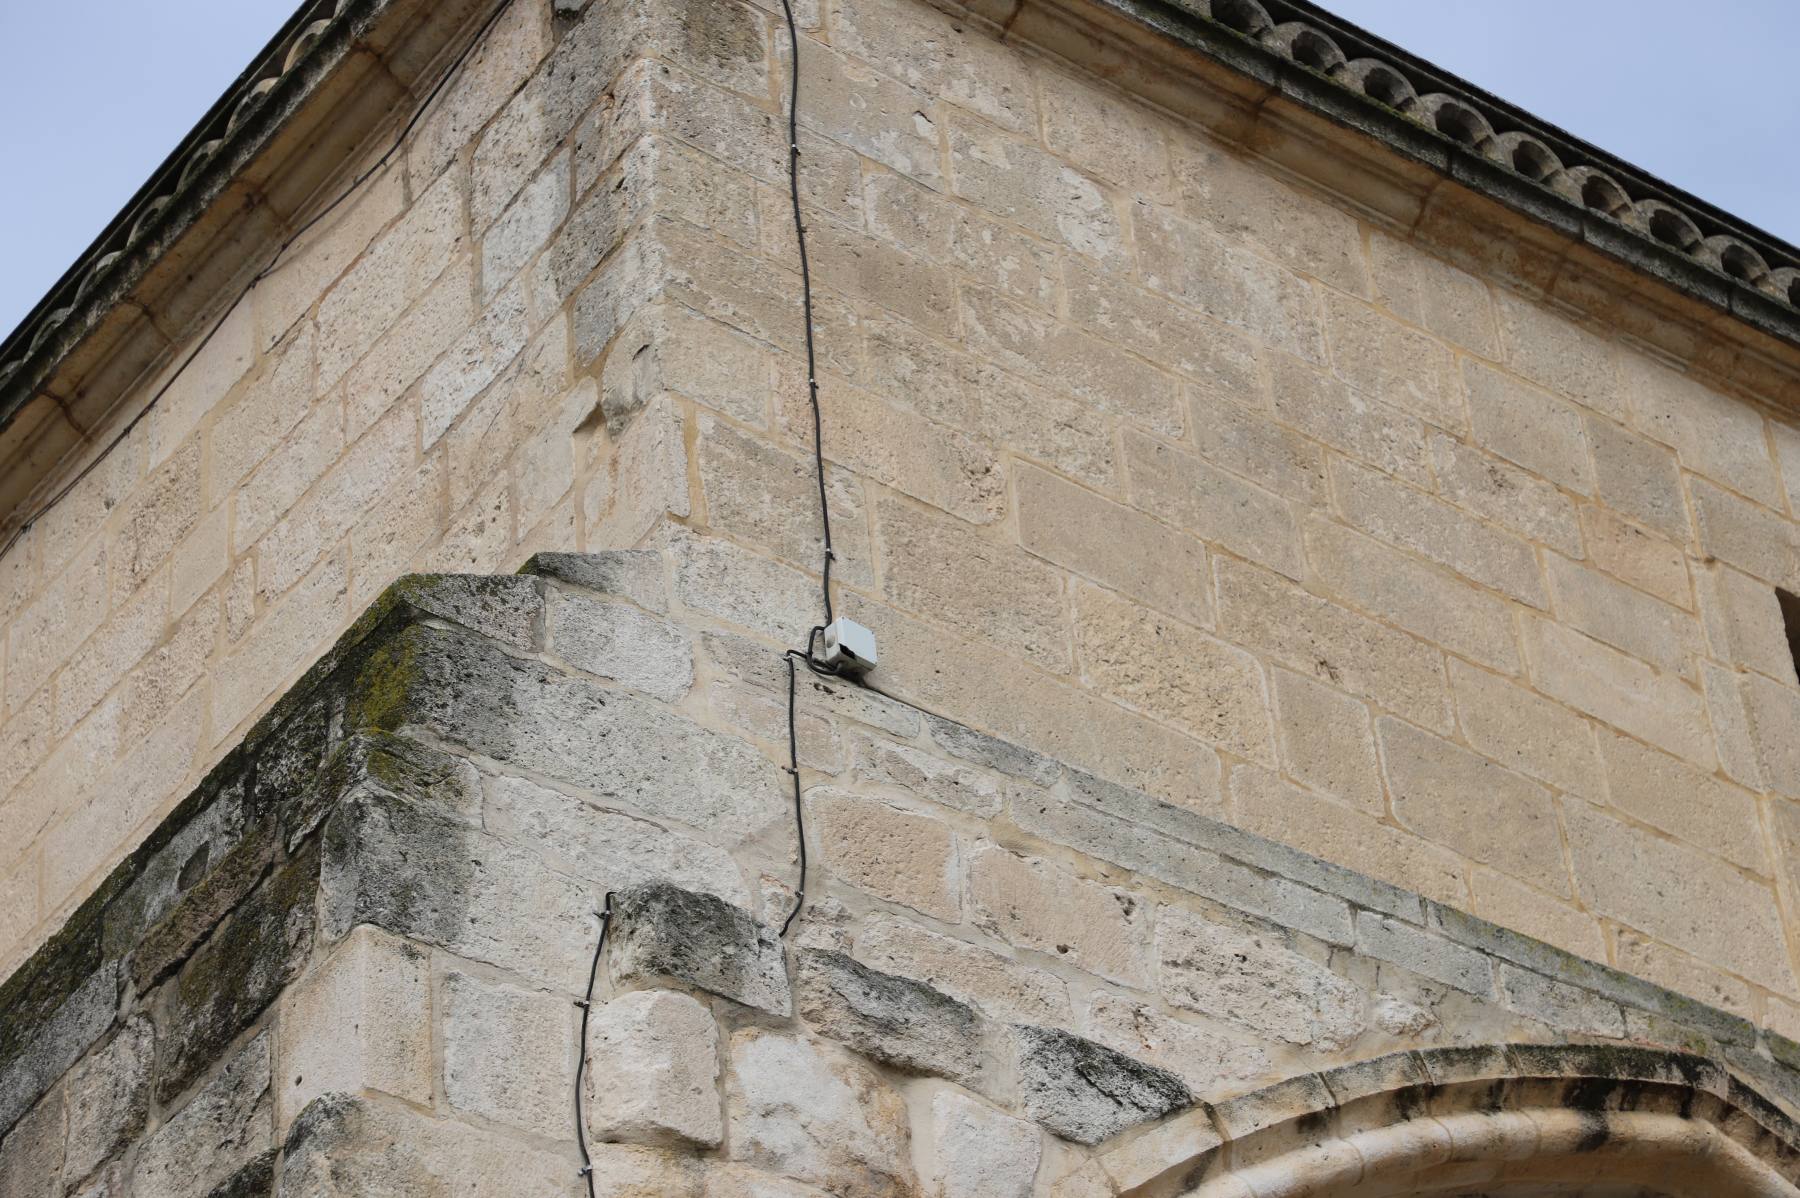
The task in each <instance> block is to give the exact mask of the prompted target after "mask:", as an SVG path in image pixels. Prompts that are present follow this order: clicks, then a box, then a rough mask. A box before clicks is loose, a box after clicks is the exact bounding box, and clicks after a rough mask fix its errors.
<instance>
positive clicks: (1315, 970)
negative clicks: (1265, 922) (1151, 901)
mask: <svg viewBox="0 0 1800 1198" xmlns="http://www.w3.org/2000/svg"><path fill="white" fill-rule="evenodd" d="M1156 947H1157V954H1158V961H1159V966H1160V968H1159V972H1158V977H1159V981H1160V986H1161V990H1162V994H1163V997H1164V998H1165V999H1167V1000H1168V1001H1169V1002H1170V1003H1172V1004H1173V1005H1175V1006H1177V1007H1182V1008H1184V1009H1186V1010H1190V1011H1195V1012H1198V1013H1200V1014H1202V1015H1206V1016H1209V1017H1211V1018H1214V1019H1224V1020H1226V1021H1228V1022H1230V1023H1235V1024H1237V1025H1238V1026H1239V1027H1243V1028H1246V1029H1248V1030H1249V1031H1252V1032H1255V1033H1257V1034H1259V1035H1263V1036H1269V1037H1273V1038H1275V1039H1278V1040H1282V1041H1285V1042H1287V1043H1289V1044H1299V1045H1307V1046H1310V1047H1313V1048H1316V1049H1318V1050H1320V1051H1322V1052H1336V1051H1339V1050H1341V1049H1343V1048H1346V1047H1348V1046H1349V1045H1350V1044H1352V1043H1353V1042H1355V1040H1356V1039H1357V1037H1358V1036H1360V1035H1361V1034H1362V1032H1363V1029H1364V1028H1365V1027H1366V1026H1367V1015H1366V1013H1365V1011H1364V996H1363V994H1362V991H1360V990H1359V989H1358V988H1357V987H1356V986H1355V985H1353V984H1352V983H1350V982H1349V981H1347V980H1345V979H1344V978H1341V977H1339V976H1338V975H1337V974H1335V973H1332V972H1331V971H1330V970H1329V969H1326V968H1325V967H1324V966H1323V965H1320V964H1319V963H1318V962H1316V961H1313V960H1312V959H1310V958H1308V957H1305V956H1302V955H1301V954H1300V953H1298V952H1296V951H1294V949H1292V948H1290V947H1288V946H1287V945H1285V944H1282V943H1280V942H1279V941H1278V940H1277V939H1276V938H1275V937H1273V936H1270V935H1268V934H1264V933H1252V932H1245V931H1240V930H1239V929H1237V928H1233V927H1228V926H1226V925H1224V924H1218V923H1213V922H1211V921H1209V920H1205V919H1201V918H1199V917H1197V916H1194V915H1190V914H1188V913H1187V912H1184V911H1178V910H1176V909H1174V908H1164V910H1163V912H1162V916H1161V918H1160V919H1159V920H1158V922H1157V941H1156Z"/></svg>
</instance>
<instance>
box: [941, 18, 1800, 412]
mask: <svg viewBox="0 0 1800 1198" xmlns="http://www.w3.org/2000/svg"><path fill="white" fill-rule="evenodd" d="M931 2H932V3H935V4H937V5H938V6H939V7H942V8H945V9H948V10H952V11H957V12H962V13H967V14H970V15H972V16H974V17H977V18H980V19H983V20H985V21H988V22H990V23H992V24H993V25H995V26H997V27H998V28H1000V29H1001V30H1002V31H1003V36H1005V37H1006V38H1007V39H1009V40H1017V41H1023V42H1026V43H1029V44H1032V45H1035V46H1038V47H1040V48H1042V49H1044V50H1046V51H1048V52H1050V53H1052V54H1055V55H1057V56H1058V57H1060V58H1063V59H1064V60H1066V61H1069V62H1071V63H1073V64H1075V65H1078V66H1081V67H1084V68H1086V69H1088V70H1090V71H1093V72H1095V73H1097V74H1099V75H1101V76H1102V77H1104V78H1107V79H1108V80H1110V81H1111V82H1113V83H1114V84H1116V85H1117V86H1119V87H1121V88H1122V89H1123V90H1126V91H1128V92H1132V93H1134V94H1136V95H1139V96H1141V97H1142V98H1144V99H1147V100H1150V101H1151V102H1153V103H1156V104H1157V105H1159V106H1160V107H1163V108H1166V109H1168V110H1170V111H1172V112H1175V113H1176V114H1178V115H1180V116H1182V117H1185V118H1187V119H1190V120H1194V121H1196V122H1197V123H1199V124H1201V125H1202V126H1204V127H1206V128H1207V129H1208V130H1209V131H1210V132H1212V133H1214V134H1215V135H1217V136H1218V137H1220V138H1221V139H1222V140H1224V141H1225V142H1227V143H1228V144H1233V145H1235V146H1236V147H1238V148H1240V149H1241V150H1243V151H1244V152H1247V153H1250V154H1253V155H1255V156H1258V157H1261V158H1263V159H1264V160H1266V161H1269V162H1271V163H1273V164H1274V165H1275V166H1276V167H1277V168H1279V169H1280V170H1282V171H1284V172H1286V173H1287V174H1289V175H1291V176H1297V177H1299V178H1301V179H1303V180H1305V181H1308V182H1310V183H1313V184H1315V185H1317V186H1320V187H1322V188H1324V189H1325V190H1327V191H1330V192H1332V193H1333V194H1334V195H1336V196H1338V197H1340V198H1342V199H1347V200H1349V201H1350V202H1352V203H1354V204H1356V205H1358V206H1360V207H1361V208H1363V209H1364V210H1365V211H1367V212H1368V213H1369V214H1370V215H1372V216H1373V217H1374V218H1375V219H1376V220H1377V221H1379V222H1381V223H1383V224H1385V225H1386V226H1388V227H1390V228H1393V229H1396V230H1398V231H1400V232H1402V233H1410V234H1413V235H1415V236H1417V237H1418V238H1419V239H1420V240H1421V241H1423V242H1424V243H1426V244H1428V245H1431V246H1433V247H1434V248H1436V249H1438V250H1439V251H1441V252H1443V253H1444V254H1445V256H1447V257H1450V258H1451V259H1452V260H1459V261H1460V262H1461V263H1462V264H1464V265H1469V266H1471V268H1472V269H1478V270H1481V271H1483V272H1485V273H1487V274H1489V275H1490V276H1493V277H1497V278H1499V279H1500V280H1502V281H1504V282H1507V283H1509V284H1511V285H1513V286H1515V287H1518V288H1519V289H1520V290H1523V291H1525V292H1527V293H1531V294H1535V295H1538V296H1540V297H1541V298H1543V299H1545V300H1546V301H1548V302H1550V303H1552V304H1554V305H1556V306H1559V307H1562V308H1565V309H1572V310H1575V311H1577V312H1579V313H1582V314H1585V315H1586V316H1587V317H1588V318H1589V319H1591V320H1595V321H1598V322H1600V323H1603V324H1606V325H1609V326H1611V327H1613V328H1614V329H1616V330H1617V331H1618V332H1620V333H1621V334H1623V335H1624V336H1626V337H1629V338H1632V339H1635V340H1636V341H1638V342H1640V343H1643V344H1645V345H1647V346H1649V347H1651V348H1654V349H1656V350H1657V351H1659V352H1661V353H1662V354H1664V355H1665V356H1668V357H1670V358H1673V359H1675V360H1676V361H1677V363H1678V364H1679V365H1681V366H1683V367H1690V366H1691V367H1694V368H1697V369H1699V370H1702V371H1704V372H1706V373H1709V374H1711V375H1713V376H1715V377H1716V378H1717V379H1719V380H1720V381H1721V382H1725V383H1728V384H1732V385H1735V386H1737V387H1740V388H1742V389H1744V390H1746V391H1749V392H1751V393H1753V394H1755V395H1756V396H1758V397H1761V398H1763V399H1766V400H1769V401H1771V402H1775V403H1779V404H1781V405H1782V406H1784V407H1800V248H1797V247H1795V246H1793V245H1791V244H1789V243H1788V242H1786V241H1783V240H1782V239H1780V238H1778V237H1775V236H1773V235H1771V234H1769V233H1767V232H1764V231H1762V230H1759V229H1757V228H1755V227H1754V226H1752V225H1749V224H1748V223H1746V222H1744V221H1741V220H1738V219H1737V218H1735V217H1733V216H1731V215H1730V214H1728V213H1726V212H1724V211H1722V210H1720V209H1718V208H1715V207H1714V206H1712V205H1710V204H1707V203H1706V202H1705V201H1703V200H1700V199H1698V198H1696V197H1694V196H1692V195H1689V194H1688V193H1686V192H1684V191H1682V190H1681V189H1679V188H1676V187H1673V186H1671V185H1669V184H1667V183H1664V182H1663V181H1661V180H1659V179H1657V178H1656V177H1655V176H1653V175H1651V174H1649V173H1648V172H1645V171H1642V170H1640V169H1638V168H1637V167H1634V166H1632V165H1631V164H1629V163H1627V162H1625V161H1624V160H1622V159H1620V158H1617V157H1615V156H1613V155H1610V154H1608V153H1606V152H1605V151H1603V150H1600V149H1598V148H1597V147H1595V146H1592V145H1590V144H1588V143H1586V142H1584V141H1581V140H1580V139H1578V138H1576V137H1573V136H1572V135H1570V134H1568V133H1566V132H1564V131H1563V130H1561V129H1559V128H1557V127H1556V126H1554V125H1552V124H1549V123H1548V122H1545V121H1542V120H1539V119H1538V118H1536V117H1533V116H1532V115H1530V114H1529V113H1527V112H1525V111H1523V110H1522V109H1519V108H1516V107H1514V106H1512V105H1510V104H1508V103H1506V102H1505V101H1503V100H1500V99H1498V98H1497V97H1495V96H1492V95H1490V94H1489V93H1487V92H1485V91H1483V90H1481V89H1480V88H1477V87H1475V86H1473V85H1472V84H1469V83H1467V82H1465V81H1463V80H1461V79H1459V78H1457V77H1456V76H1454V75H1451V74H1449V73H1448V72H1445V71H1443V70H1441V69H1439V68H1437V67H1435V66H1432V65H1431V64H1430V63H1427V62H1425V61H1423V60H1421V59H1418V58H1416V57H1414V56H1412V55H1410V54H1408V53H1406V52H1405V51H1403V50H1401V49H1399V48H1397V47H1395V46H1393V45H1392V44H1390V43H1388V42H1386V41H1383V40H1382V39H1380V38H1377V37H1375V36H1374V35H1372V34H1369V33H1366V32H1364V31H1363V30H1360V29H1358V28H1357V27H1355V26H1353V25H1350V24H1349V23H1347V22H1344V21H1342V20H1340V19H1338V18H1337V17H1334V16H1332V15H1331V14H1330V13H1328V12H1326V11H1324V10H1323V9H1320V8H1318V7H1317V6H1315V5H1313V4H1311V3H1308V2H1307V0H931Z"/></svg>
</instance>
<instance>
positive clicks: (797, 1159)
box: [726, 1030, 917, 1198]
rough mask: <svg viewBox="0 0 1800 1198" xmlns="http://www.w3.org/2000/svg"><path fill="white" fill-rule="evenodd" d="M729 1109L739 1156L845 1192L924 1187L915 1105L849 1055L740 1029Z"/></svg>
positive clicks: (887, 1192) (872, 1196)
mask: <svg viewBox="0 0 1800 1198" xmlns="http://www.w3.org/2000/svg"><path fill="white" fill-rule="evenodd" d="M726 1110H727V1112H728V1113H729V1121H730V1125H729V1135H728V1142H729V1143H730V1145H731V1156H732V1159H733V1160H737V1161H742V1162H744V1163H746V1164H750V1165H755V1166H757V1167H758V1168H764V1169H768V1170H770V1171H772V1172H776V1173H782V1174H785V1175H786V1176H788V1177H792V1178H796V1179H798V1180H801V1181H805V1182H809V1183H812V1184H814V1185H819V1186H828V1187H830V1189H831V1192H832V1193H833V1194H836V1195H839V1196H840V1198H908V1196H909V1195H911V1194H912V1193H914V1192H915V1186H916V1184H917V1183H916V1182H915V1180H914V1177H913V1169H912V1162H911V1159H910V1154H909V1134H908V1130H907V1128H908V1124H907V1117H906V1105H905V1103H904V1102H903V1101H902V1100H901V1098H900V1096H899V1095H898V1094H897V1093H895V1092H894V1090H893V1089H892V1088H891V1087H890V1086H888V1084H887V1083H886V1082H884V1081H882V1080H881V1078H880V1077H878V1076H877V1075H876V1074H875V1072H874V1071H873V1070H871V1069H869V1068H868V1067H867V1066H866V1065H863V1064H861V1063H860V1062H858V1061H857V1060H855V1058H853V1057H851V1056H849V1055H848V1054H845V1053H843V1052H841V1051H836V1050H832V1049H829V1048H823V1047H821V1046H818V1045H815V1044H812V1043H809V1042H808V1041H806V1040H803V1039H801V1038H799V1037H797V1036H792V1035H787V1034H784V1033H780V1032H772V1031H760V1030H746V1031H742V1032H739V1033H737V1035H735V1036H733V1037H732V1042H731V1073H730V1076H729V1079H728V1082H727V1086H726Z"/></svg>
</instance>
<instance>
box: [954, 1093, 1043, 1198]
mask: <svg viewBox="0 0 1800 1198" xmlns="http://www.w3.org/2000/svg"><path fill="white" fill-rule="evenodd" d="M931 1144H932V1149H933V1153H932V1165H933V1167H932V1170H931V1172H930V1174H928V1175H927V1176H926V1177H925V1179H924V1180H925V1183H926V1185H927V1186H928V1187H929V1190H928V1192H929V1193H931V1194H933V1195H934V1196H935V1198H1030V1195H1031V1192H1032V1189H1031V1187H1032V1182H1033V1181H1034V1180H1035V1179H1036V1177H1037V1171H1038V1164H1039V1162H1040V1161H1041V1160H1042V1159H1043V1152H1044V1147H1043V1143H1042V1141H1041V1138H1040V1133H1039V1132H1038V1129H1037V1128H1035V1127H1033V1126H1032V1125H1031V1124H1029V1123H1027V1122H1025V1121H1024V1120H1023V1119H1015V1118H1013V1117H1012V1116H1010V1115H1006V1114H1002V1113H1001V1112H999V1111H997V1110H995V1109H994V1108H993V1107H990V1106H988V1105H986V1104H985V1103H981V1102H978V1101H976V1100H975V1099H973V1098H970V1097H968V1096H967V1095H964V1094H961V1093H959V1092H957V1091H955V1090H940V1091H938V1092H937V1093H936V1094H934V1095H932V1098H931Z"/></svg>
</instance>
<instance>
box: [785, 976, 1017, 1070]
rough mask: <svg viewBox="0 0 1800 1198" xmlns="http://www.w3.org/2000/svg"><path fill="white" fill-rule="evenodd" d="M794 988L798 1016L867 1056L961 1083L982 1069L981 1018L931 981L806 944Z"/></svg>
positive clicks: (902, 1068) (899, 1067) (897, 1067)
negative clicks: (913, 978)
mask: <svg viewBox="0 0 1800 1198" xmlns="http://www.w3.org/2000/svg"><path fill="white" fill-rule="evenodd" d="M794 989H795V994H796V996H797V999H798V1005H799V1008H800V1016H801V1018H803V1019H805V1020H806V1021H807V1022H808V1023H810V1024H812V1025H813V1026H814V1027H816V1028H817V1029H818V1030H819V1031H820V1032H822V1033H824V1034H825V1035H827V1036H830V1037H831V1038H832V1039H834V1040H838V1041H841V1042H842V1043H844V1044H847V1045H849V1046H850V1047H851V1048H853V1049H855V1050H856V1051H857V1052H859V1053H861V1054H862V1055H864V1056H866V1057H871V1058H873V1059H874V1060H877V1061H880V1062H882V1063H883V1064H886V1065H892V1066H893V1067H895V1068H896V1069H901V1070H903V1071H905V1072H908V1073H924V1074H930V1075H935V1076H938V1077H947V1078H950V1079H951V1080H953V1081H959V1082H963V1083H964V1084H972V1083H974V1082H975V1080H976V1079H977V1077H978V1075H979V1074H980V1073H981V1070H982V1025H981V1019H980V1017H979V1016H978V1015H976V1013H975V1011H974V1010H973V1008H971V1007H968V1006H966V1005H964V1004H963V1003H960V1002H958V1001H957V1000H956V999H954V998H951V997H950V996H949V995H947V994H944V993H942V992H941V991H938V990H934V989H933V988H932V987H930V986H927V985H925V984H923V983H921V982H915V981H911V980H909V979H907V978H901V977H895V976H894V975H893V974H887V973H878V972H876V971H875V970H873V969H870V968H868V967H867V966H866V965H861V964H858V963H857V962H856V961H854V960H852V959H851V958H849V957H847V956H845V955H844V954H842V953H835V952H825V951H821V950H817V949H804V950H802V951H801V952H800V954H799V959H798V962H797V970H796V976H795V981H794Z"/></svg>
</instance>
